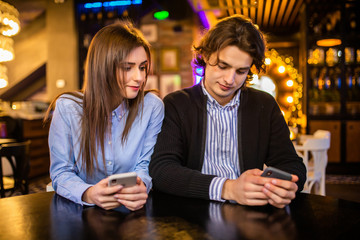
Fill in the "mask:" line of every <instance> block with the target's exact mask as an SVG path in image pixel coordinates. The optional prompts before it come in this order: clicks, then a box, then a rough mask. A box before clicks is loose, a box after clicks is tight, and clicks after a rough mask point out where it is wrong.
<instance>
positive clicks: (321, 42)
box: [316, 38, 341, 47]
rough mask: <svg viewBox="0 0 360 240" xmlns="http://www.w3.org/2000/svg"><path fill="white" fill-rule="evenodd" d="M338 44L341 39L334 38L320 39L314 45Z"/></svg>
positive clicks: (327, 45) (329, 45) (328, 45)
mask: <svg viewBox="0 0 360 240" xmlns="http://www.w3.org/2000/svg"><path fill="white" fill-rule="evenodd" d="M340 44H341V40H340V39H336V38H329V39H321V40H319V41H317V42H316V45H318V46H320V47H333V46H337V45H340Z"/></svg>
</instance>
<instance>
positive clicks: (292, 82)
mask: <svg viewBox="0 0 360 240" xmlns="http://www.w3.org/2000/svg"><path fill="white" fill-rule="evenodd" d="M286 86H288V87H292V86H294V81H293V80H291V79H289V80H287V81H286Z"/></svg>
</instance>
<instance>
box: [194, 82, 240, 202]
mask: <svg viewBox="0 0 360 240" xmlns="http://www.w3.org/2000/svg"><path fill="white" fill-rule="evenodd" d="M202 89H203V92H204V94H205V95H207V97H208V100H207V105H206V108H207V134H206V143H205V154H204V162H203V166H202V169H201V172H202V173H203V174H209V175H216V176H217V177H215V178H214V179H213V180H212V181H211V183H210V189H209V197H210V199H211V200H216V201H223V199H222V198H221V192H222V188H223V185H224V182H225V181H226V180H227V179H236V178H238V177H239V176H240V166H239V157H238V141H237V138H238V136H237V132H238V131H237V119H238V116H237V113H238V108H239V105H240V92H241V91H240V90H239V91H238V92H237V94H236V95H235V96H234V97H233V98H232V99H231V101H230V102H229V103H228V104H226V105H225V106H221V105H220V104H219V103H218V102H217V101H216V100H215V99H214V98H213V97H212V96H211V95H210V94H209V93H208V92H207V91H206V89H205V87H204V85H203V83H202Z"/></svg>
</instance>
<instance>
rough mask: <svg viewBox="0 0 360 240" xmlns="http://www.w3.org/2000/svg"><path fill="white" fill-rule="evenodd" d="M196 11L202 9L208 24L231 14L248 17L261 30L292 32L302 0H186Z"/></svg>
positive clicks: (297, 25)
mask: <svg viewBox="0 0 360 240" xmlns="http://www.w3.org/2000/svg"><path fill="white" fill-rule="evenodd" d="M188 1H189V3H190V4H191V5H192V7H193V9H194V10H195V11H196V12H200V11H204V12H205V13H206V16H207V19H208V21H209V22H210V25H211V24H213V22H214V21H216V20H217V19H218V18H222V17H226V16H230V15H233V14H242V15H245V16H246V17H249V18H251V19H252V20H253V22H254V23H256V24H257V25H258V26H259V27H260V29H261V30H263V31H266V32H271V33H287V34H289V33H294V32H297V31H299V27H300V15H299V12H300V9H301V6H302V5H303V3H304V1H303V0H188Z"/></svg>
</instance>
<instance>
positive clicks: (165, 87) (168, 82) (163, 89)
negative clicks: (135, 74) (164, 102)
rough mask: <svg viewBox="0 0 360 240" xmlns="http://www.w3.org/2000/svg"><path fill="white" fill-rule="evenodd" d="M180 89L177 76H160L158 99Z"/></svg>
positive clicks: (179, 80) (178, 76)
mask: <svg viewBox="0 0 360 240" xmlns="http://www.w3.org/2000/svg"><path fill="white" fill-rule="evenodd" d="M180 89H181V77H180V75H179V74H166V75H161V76H160V97H161V98H164V97H165V96H166V95H167V94H169V93H171V92H174V91H177V90H180Z"/></svg>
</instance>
